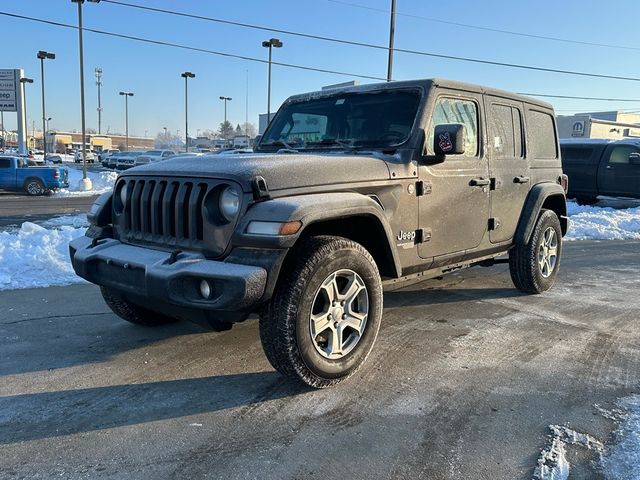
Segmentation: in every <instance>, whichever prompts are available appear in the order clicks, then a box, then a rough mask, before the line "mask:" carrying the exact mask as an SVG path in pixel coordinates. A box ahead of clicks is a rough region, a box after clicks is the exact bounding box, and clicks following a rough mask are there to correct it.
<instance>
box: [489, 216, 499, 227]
mask: <svg viewBox="0 0 640 480" xmlns="http://www.w3.org/2000/svg"><path fill="white" fill-rule="evenodd" d="M500 225H501V223H500V219H499V218H490V219H489V230H497V229H499V228H500Z"/></svg>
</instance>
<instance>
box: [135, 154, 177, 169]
mask: <svg viewBox="0 0 640 480" xmlns="http://www.w3.org/2000/svg"><path fill="white" fill-rule="evenodd" d="M173 155H175V152H173V151H172V150H149V151H147V152H144V153H143V154H142V155H139V156H138V157H137V158H136V167H137V166H138V165H147V164H148V163H153V162H158V161H160V160H166V159H167V158H169V157H171V156H173Z"/></svg>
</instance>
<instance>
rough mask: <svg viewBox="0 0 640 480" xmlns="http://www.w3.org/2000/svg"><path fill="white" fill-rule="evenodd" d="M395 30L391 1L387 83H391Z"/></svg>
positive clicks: (394, 12) (394, 15)
mask: <svg viewBox="0 0 640 480" xmlns="http://www.w3.org/2000/svg"><path fill="white" fill-rule="evenodd" d="M395 30H396V0H391V20H390V25H389V62H388V63H387V82H390V81H391V73H392V71H393V41H394V36H395Z"/></svg>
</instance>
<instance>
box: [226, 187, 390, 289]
mask: <svg viewBox="0 0 640 480" xmlns="http://www.w3.org/2000/svg"><path fill="white" fill-rule="evenodd" d="M254 220H260V221H272V222H273V221H279V222H290V221H300V222H301V224H302V228H301V229H300V231H299V232H297V234H295V235H290V236H286V237H273V238H270V239H269V238H265V237H264V236H263V237H262V238H260V237H259V236H253V235H249V234H247V233H244V232H246V230H247V227H248V225H249V223H250V222H251V221H254ZM316 235H333V236H340V237H344V238H348V239H350V240H353V241H355V242H358V243H360V244H361V245H362V246H363V247H365V248H366V249H367V250H368V251H369V253H371V256H372V257H373V258H374V260H375V261H376V264H377V265H378V269H379V270H380V273H381V275H383V276H388V277H398V276H400V272H401V270H400V261H399V258H398V253H397V252H396V251H395V249H394V248H393V245H394V244H393V234H392V231H391V227H390V226H389V223H388V221H387V219H386V216H385V211H384V210H383V207H382V206H381V205H380V203H378V202H377V201H376V200H374V199H373V198H371V197H370V196H367V195H363V194H360V193H356V192H333V193H323V194H309V195H298V196H292V197H282V198H275V199H273V200H268V201H266V202H260V203H257V204H255V205H253V206H252V207H251V208H250V209H249V210H248V211H247V214H246V215H245V216H244V218H243V219H242V221H241V222H240V224H239V226H238V228H237V229H236V234H235V236H234V240H233V242H234V245H244V246H253V247H255V246H265V247H269V246H271V247H278V248H289V249H290V248H292V247H293V246H294V245H295V244H296V243H297V242H298V241H299V240H300V239H305V238H309V237H311V236H316Z"/></svg>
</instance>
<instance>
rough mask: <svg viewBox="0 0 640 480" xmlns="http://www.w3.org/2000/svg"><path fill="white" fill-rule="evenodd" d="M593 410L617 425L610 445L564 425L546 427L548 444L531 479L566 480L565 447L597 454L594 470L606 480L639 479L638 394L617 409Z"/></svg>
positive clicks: (619, 404)
mask: <svg viewBox="0 0 640 480" xmlns="http://www.w3.org/2000/svg"><path fill="white" fill-rule="evenodd" d="M595 407H596V409H597V410H598V411H599V412H600V413H601V414H602V415H603V416H604V417H605V418H608V419H610V420H615V421H616V422H618V428H617V430H616V431H615V432H614V435H613V444H611V445H606V446H605V445H603V444H602V443H601V442H600V441H598V440H597V439H595V438H593V437H592V436H591V435H588V434H586V433H579V432H576V431H575V430H572V429H570V428H568V427H566V426H558V425H550V426H549V428H550V429H551V435H550V437H549V439H550V441H549V445H548V446H547V447H546V448H545V449H544V450H542V452H541V454H540V457H539V458H538V464H537V465H536V468H535V470H534V473H533V480H567V479H568V478H569V473H570V470H571V465H570V464H569V462H568V461H567V456H566V454H567V449H566V447H567V445H578V446H580V447H583V448H586V449H589V450H592V451H594V452H596V453H597V459H598V460H597V463H598V464H597V468H598V470H599V471H600V472H601V473H602V475H603V476H604V478H605V479H606V480H640V395H633V396H630V397H627V398H623V399H621V400H620V401H618V408H616V409H614V410H611V411H608V410H605V409H603V408H600V407H599V406H598V405H596V406H595Z"/></svg>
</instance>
